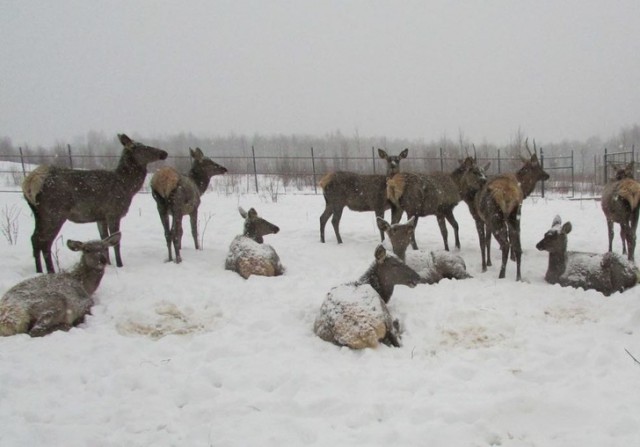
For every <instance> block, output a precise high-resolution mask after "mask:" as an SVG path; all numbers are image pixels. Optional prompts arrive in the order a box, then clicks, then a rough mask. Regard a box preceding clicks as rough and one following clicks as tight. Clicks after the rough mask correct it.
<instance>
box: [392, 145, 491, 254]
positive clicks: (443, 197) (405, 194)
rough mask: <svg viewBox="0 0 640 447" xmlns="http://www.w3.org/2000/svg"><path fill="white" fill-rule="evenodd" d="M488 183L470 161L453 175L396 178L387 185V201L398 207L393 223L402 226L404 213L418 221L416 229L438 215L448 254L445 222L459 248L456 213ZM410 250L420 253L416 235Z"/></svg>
mask: <svg viewBox="0 0 640 447" xmlns="http://www.w3.org/2000/svg"><path fill="white" fill-rule="evenodd" d="M486 180H487V177H486V175H485V173H484V170H483V169H482V168H480V167H478V165H477V163H476V159H475V158H471V157H467V158H466V159H465V160H463V161H460V165H459V166H458V167H457V168H456V169H455V170H454V171H453V172H451V173H444V172H433V173H430V174H412V173H405V172H401V173H399V174H396V175H394V176H393V177H392V178H390V179H389V180H388V181H387V197H388V199H389V200H390V201H391V203H393V204H394V205H395V207H394V208H393V210H392V215H391V223H394V224H395V223H398V222H400V218H401V217H402V212H403V211H404V212H406V213H407V219H411V218H414V219H415V225H416V226H417V225H418V218H419V217H425V216H432V215H435V216H436V219H437V221H438V226H439V227H440V234H441V235H442V240H443V242H444V249H445V250H447V251H448V250H449V242H448V231H447V226H446V222H445V219H446V220H447V221H448V222H449V224H450V225H451V226H452V227H453V232H454V238H455V246H456V248H460V236H459V231H458V228H459V227H458V222H457V221H456V219H455V217H454V215H453V209H454V208H455V206H456V205H457V204H458V202H460V200H461V199H462V198H463V197H466V196H467V195H468V194H470V191H472V190H479V189H480V188H481V187H482V186H483V185H484V183H485V182H486ZM411 246H412V247H413V249H414V250H417V249H418V244H417V243H416V240H415V234H413V235H412V240H411Z"/></svg>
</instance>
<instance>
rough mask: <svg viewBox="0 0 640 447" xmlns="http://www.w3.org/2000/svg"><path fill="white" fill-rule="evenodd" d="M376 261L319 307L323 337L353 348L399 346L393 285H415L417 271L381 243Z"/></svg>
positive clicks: (318, 322)
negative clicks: (391, 310) (391, 308)
mask: <svg viewBox="0 0 640 447" xmlns="http://www.w3.org/2000/svg"><path fill="white" fill-rule="evenodd" d="M374 257H375V261H374V262H373V263H372V264H371V266H370V267H369V269H368V270H367V271H366V272H365V273H364V274H363V275H362V276H361V277H360V279H359V280H358V281H356V282H351V283H347V284H342V285H340V286H337V287H334V288H332V289H331V290H330V291H329V292H328V293H327V296H326V297H325V300H324V302H323V303H322V305H321V306H320V312H319V314H318V316H317V317H316V320H315V322H314V325H313V330H314V332H315V334H316V335H317V336H318V337H320V338H321V339H323V340H325V341H328V342H331V343H335V344H336V345H339V346H348V347H349V348H351V349H363V348H375V347H376V346H377V345H378V343H379V342H382V343H384V344H387V345H390V346H397V347H399V346H400V324H399V323H398V320H394V319H393V318H392V316H391V314H390V313H389V309H388V308H387V303H388V302H389V300H390V299H391V295H392V294H393V289H394V286H396V285H406V286H408V287H415V286H416V285H417V284H418V283H419V282H420V277H419V276H418V274H417V273H416V272H415V271H413V270H412V269H411V268H410V267H408V266H407V265H406V264H405V263H404V262H402V261H401V260H400V259H398V258H397V257H396V256H394V255H391V256H389V255H387V251H386V250H385V249H384V247H383V246H382V245H378V247H377V248H376V250H375V252H374Z"/></svg>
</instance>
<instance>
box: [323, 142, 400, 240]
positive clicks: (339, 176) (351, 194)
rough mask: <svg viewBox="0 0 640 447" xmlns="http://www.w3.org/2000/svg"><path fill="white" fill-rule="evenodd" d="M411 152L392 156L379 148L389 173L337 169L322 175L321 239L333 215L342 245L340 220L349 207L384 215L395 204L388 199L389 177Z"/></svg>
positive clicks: (334, 224)
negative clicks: (323, 204)
mask: <svg viewBox="0 0 640 447" xmlns="http://www.w3.org/2000/svg"><path fill="white" fill-rule="evenodd" d="M408 153H409V149H405V150H403V151H402V152H400V154H399V155H392V156H389V155H388V154H387V152H386V151H384V150H382V149H378V156H379V157H380V158H383V159H384V160H386V161H387V174H386V175H377V174H370V175H365V174H356V173H355V172H347V171H337V172H331V173H329V174H327V175H325V176H324V177H322V179H321V180H320V187H321V188H322V194H323V195H324V201H325V208H324V211H323V212H322V215H320V241H321V242H324V227H325V225H326V224H327V221H328V220H329V217H331V216H333V217H331V224H332V225H333V231H334V232H335V234H336V239H337V240H338V243H339V244H342V238H341V237H340V219H341V218H342V211H343V210H344V207H345V206H346V207H348V208H349V209H350V210H352V211H373V212H375V213H376V216H377V217H384V212H385V211H386V210H388V209H389V208H390V207H391V206H392V204H391V203H390V202H389V200H388V199H387V192H386V191H387V179H389V178H391V176H393V175H394V174H397V173H398V172H399V171H400V161H401V160H402V159H404V158H407V154H408ZM380 238H381V240H384V233H383V232H380Z"/></svg>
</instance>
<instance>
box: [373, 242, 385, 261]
mask: <svg viewBox="0 0 640 447" xmlns="http://www.w3.org/2000/svg"><path fill="white" fill-rule="evenodd" d="M374 256H375V257H376V262H382V261H384V258H386V257H387V250H385V249H384V247H383V246H382V244H380V245H378V246H377V247H376V251H375V253H374Z"/></svg>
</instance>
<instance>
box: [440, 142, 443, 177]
mask: <svg viewBox="0 0 640 447" xmlns="http://www.w3.org/2000/svg"><path fill="white" fill-rule="evenodd" d="M440 172H444V157H443V151H442V147H441V148H440Z"/></svg>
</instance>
